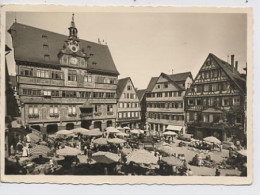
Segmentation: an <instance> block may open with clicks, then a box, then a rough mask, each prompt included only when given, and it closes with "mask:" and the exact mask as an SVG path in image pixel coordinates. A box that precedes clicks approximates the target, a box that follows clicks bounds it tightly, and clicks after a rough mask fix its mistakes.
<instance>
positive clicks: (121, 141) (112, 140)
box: [107, 138, 126, 144]
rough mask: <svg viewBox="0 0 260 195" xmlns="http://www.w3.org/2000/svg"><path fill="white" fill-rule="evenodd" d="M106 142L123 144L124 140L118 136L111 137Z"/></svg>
mask: <svg viewBox="0 0 260 195" xmlns="http://www.w3.org/2000/svg"><path fill="white" fill-rule="evenodd" d="M107 142H108V143H112V144H123V143H125V142H126V141H125V140H123V139H119V138H113V139H108V140H107Z"/></svg>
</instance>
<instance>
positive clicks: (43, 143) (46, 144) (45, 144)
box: [39, 141, 48, 146]
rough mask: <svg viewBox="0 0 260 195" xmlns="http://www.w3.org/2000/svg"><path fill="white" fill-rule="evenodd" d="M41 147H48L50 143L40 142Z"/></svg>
mask: <svg viewBox="0 0 260 195" xmlns="http://www.w3.org/2000/svg"><path fill="white" fill-rule="evenodd" d="M39 144H40V145H44V146H48V143H47V142H46V141H40V143H39Z"/></svg>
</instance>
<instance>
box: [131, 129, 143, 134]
mask: <svg viewBox="0 0 260 195" xmlns="http://www.w3.org/2000/svg"><path fill="white" fill-rule="evenodd" d="M130 132H131V133H132V134H144V131H143V130H140V129H134V130H131V131H130Z"/></svg>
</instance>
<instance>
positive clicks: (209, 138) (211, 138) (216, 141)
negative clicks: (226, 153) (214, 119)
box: [203, 136, 221, 144]
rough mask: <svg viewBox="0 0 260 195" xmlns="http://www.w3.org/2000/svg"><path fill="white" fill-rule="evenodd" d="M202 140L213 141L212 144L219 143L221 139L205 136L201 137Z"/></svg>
mask: <svg viewBox="0 0 260 195" xmlns="http://www.w3.org/2000/svg"><path fill="white" fill-rule="evenodd" d="M203 140H204V141H207V142H211V143H214V144H221V141H220V140H219V139H218V138H216V137H214V136H209V137H205V138H203Z"/></svg>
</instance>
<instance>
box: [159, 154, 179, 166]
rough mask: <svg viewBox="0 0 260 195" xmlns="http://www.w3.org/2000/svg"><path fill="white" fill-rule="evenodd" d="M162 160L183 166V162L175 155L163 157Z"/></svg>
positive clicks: (169, 163)
mask: <svg viewBox="0 0 260 195" xmlns="http://www.w3.org/2000/svg"><path fill="white" fill-rule="evenodd" d="M162 162H165V163H166V164H168V165H172V166H177V167H179V166H183V162H182V161H181V160H180V159H178V158H176V157H174V156H168V157H163V158H162Z"/></svg>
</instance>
